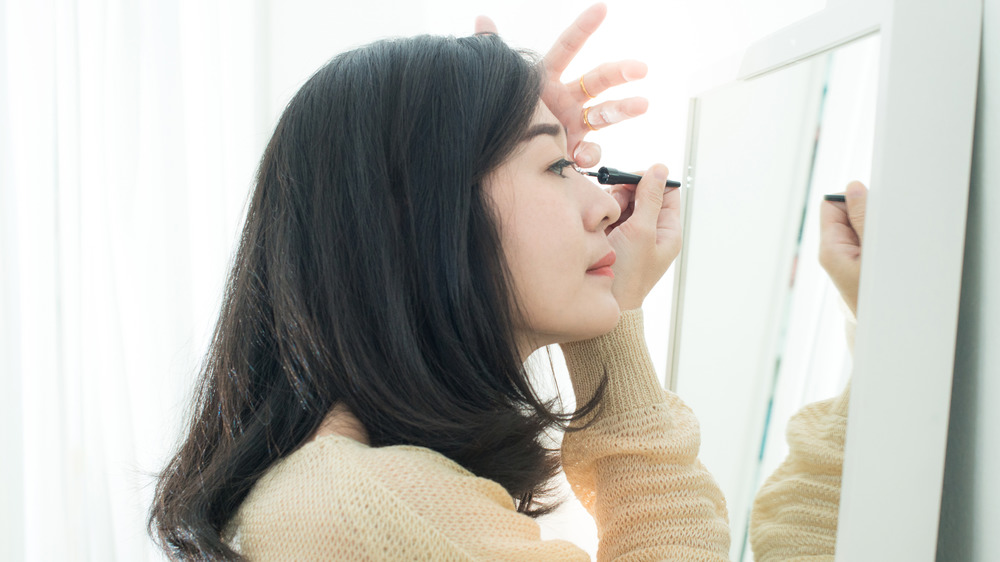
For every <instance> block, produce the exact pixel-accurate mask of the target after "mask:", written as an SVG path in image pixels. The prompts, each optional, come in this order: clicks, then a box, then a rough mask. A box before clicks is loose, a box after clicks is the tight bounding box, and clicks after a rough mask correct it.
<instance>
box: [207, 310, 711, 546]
mask: <svg viewBox="0 0 1000 562" xmlns="http://www.w3.org/2000/svg"><path fill="white" fill-rule="evenodd" d="M562 349H563V352H564V355H565V357H566V364H567V366H568V368H569V372H570V378H571V380H572V383H573V389H574V391H575V393H576V396H577V399H578V402H579V403H581V404H582V403H584V402H585V401H586V400H587V399H588V398H590V397H591V396H593V395H594V393H595V392H596V389H597V387H598V385H599V384H600V381H601V378H602V376H603V375H604V373H605V371H606V372H607V375H608V386H607V390H606V394H605V397H604V400H603V401H602V407H601V408H598V410H597V411H596V412H595V413H593V414H592V416H593V417H594V419H593V423H592V424H591V425H590V426H589V427H587V428H586V429H583V430H581V431H576V432H568V433H566V435H565V437H564V439H563V444H562V461H563V468H564V470H565V473H566V477H567V479H568V480H569V482H570V485H571V486H572V488H573V492H574V493H575V494H576V496H577V497H578V498H579V499H580V500H581V502H582V503H583V505H584V506H585V507H586V508H587V510H588V511H589V512H590V514H591V515H592V516H593V517H594V519H595V521H596V523H597V528H598V532H599V537H600V542H599V546H598V559H599V560H713V561H723V560H728V559H729V558H728V552H729V527H728V523H727V513H726V504H725V500H724V498H723V496H722V493H721V491H720V490H719V487H718V485H717V484H716V483H715V481H714V480H713V478H712V476H711V475H710V474H709V473H708V471H707V470H706V469H705V467H704V466H703V465H702V464H701V462H700V461H699V460H698V447H699V439H700V438H699V430H698V423H697V421H696V419H695V418H694V415H693V414H692V412H691V411H690V409H688V407H687V406H686V405H685V404H684V403H683V402H681V400H680V399H679V398H677V396H675V395H674V394H672V393H670V392H668V391H665V390H663V389H662V387H661V386H660V383H659V381H658V380H657V378H656V373H655V370H654V369H653V365H652V362H651V360H650V358H649V352H648V351H647V349H646V343H645V338H644V335H643V325H642V311H641V310H631V311H626V312H623V313H622V315H621V319H620V320H619V323H618V325H617V326H616V327H615V329H614V330H612V331H611V332H609V333H608V334H605V335H603V336H600V337H597V338H594V339H591V340H586V341H582V342H574V343H570V344H563V345H562ZM585 421H589V420H586V419H585V420H581V422H585ZM224 537H225V538H226V540H227V542H228V543H229V544H230V545H231V546H232V547H233V548H234V549H235V550H237V551H238V552H240V553H241V554H242V555H243V556H245V557H247V558H248V559H249V560H252V561H260V562H265V561H278V560H288V561H292V560H295V561H303V560H432V559H433V560H589V556H588V555H587V553H586V552H584V551H583V550H582V549H580V548H579V547H577V546H576V545H574V544H572V543H570V542H567V541H562V540H541V538H540V530H539V527H538V525H537V523H536V522H535V521H534V520H533V519H532V518H530V517H528V516H526V515H523V514H521V513H518V512H517V511H516V510H515V505H514V501H513V500H512V498H511V497H510V495H509V494H508V493H507V492H506V490H505V489H504V488H503V487H501V486H500V485H499V484H497V483H496V482H493V481H491V480H488V479H485V478H480V477H477V476H475V475H474V474H472V473H471V472H469V471H467V470H466V469H464V468H463V467H461V466H460V465H458V464H456V463H455V462H453V461H451V460H450V459H448V458H446V457H444V456H443V455H441V454H439V453H437V452H435V451H432V450H430V449H426V448H422V447H414V446H389V447H368V446H366V445H363V444H361V443H358V442H357V441H353V440H351V439H348V438H346V437H341V436H337V435H330V436H324V437H320V438H317V439H316V440H314V441H311V442H309V443H307V444H305V445H303V446H302V447H301V448H299V449H298V450H296V451H295V452H293V453H292V454H290V455H288V456H287V457H285V458H284V459H282V460H280V461H278V462H277V463H275V464H274V465H273V466H272V467H271V468H270V469H269V470H268V471H267V472H266V473H265V474H264V476H262V477H261V478H260V480H258V481H257V483H256V484H255V486H254V487H253V489H252V490H251V491H250V493H249V495H248V496H247V497H246V499H245V500H244V502H243V504H242V505H241V506H240V507H239V509H238V510H237V512H236V514H235V515H234V517H233V518H232V520H231V521H230V522H229V524H228V525H227V527H226V529H225V531H224Z"/></svg>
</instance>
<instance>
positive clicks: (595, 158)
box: [573, 141, 601, 168]
mask: <svg viewBox="0 0 1000 562" xmlns="http://www.w3.org/2000/svg"><path fill="white" fill-rule="evenodd" d="M573 161H574V162H576V165H577V166H580V167H581V168H593V167H594V166H596V165H597V163H598V162H600V161H601V145H599V144H597V143H595V142H590V141H580V142H579V143H577V145H576V148H575V149H573Z"/></svg>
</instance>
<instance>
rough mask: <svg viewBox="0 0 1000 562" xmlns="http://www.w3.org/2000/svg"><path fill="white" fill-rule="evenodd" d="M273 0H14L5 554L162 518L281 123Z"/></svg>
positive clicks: (104, 547)
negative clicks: (265, 46) (271, 78)
mask: <svg viewBox="0 0 1000 562" xmlns="http://www.w3.org/2000/svg"><path fill="white" fill-rule="evenodd" d="M255 7H256V5H255V4H254V3H252V2H239V1H236V0H231V1H224V0H198V1H181V2H159V1H155V0H146V1H135V0H106V1H103V2H102V1H95V2H87V1H74V0H31V1H30V2H29V1H23V0H7V1H6V2H0V30H2V31H0V96H2V97H0V181H2V191H0V205H2V207H0V224H2V226H0V250H2V254H0V259H2V261H0V294H2V295H3V296H2V299H0V307H2V308H0V313H2V316H0V342H2V343H0V345H2V347H0V352H2V356H0V370H2V373H3V388H2V398H0V400H2V402H0V410H2V412H3V413H2V414H0V415H2V416H3V417H2V418H0V422H2V425H0V435H2V442H0V445H2V446H3V453H2V456H3V459H4V460H3V464H2V471H3V472H2V474H0V483H2V484H0V485H2V497H0V558H2V559H4V560H21V559H26V560H108V561H110V560H143V559H160V556H159V555H158V554H156V553H155V552H154V550H153V548H152V546H151V544H150V542H149V540H148V539H147V538H146V536H145V534H144V532H145V531H144V525H143V521H144V519H145V517H146V510H147V508H148V505H149V498H150V497H151V491H152V488H151V486H152V484H151V483H152V478H151V477H150V473H152V472H154V471H156V470H157V469H158V468H159V467H160V466H162V463H163V461H164V455H165V453H166V451H167V450H169V449H170V447H171V444H172V443H173V441H174V439H175V437H176V435H177V431H178V427H179V423H180V420H181V413H182V412H181V410H182V405H183V404H184V403H185V401H186V398H187V395H188V393H189V392H190V387H191V384H190V380H191V378H192V377H193V375H194V373H195V370H196V367H197V364H198V361H199V355H200V354H201V353H203V351H204V349H205V344H206V342H207V338H208V335H209V332H210V329H211V325H212V321H213V317H214V316H215V314H216V312H217V309H218V304H217V303H218V297H219V295H220V293H221V288H222V285H223V281H224V276H225V266H226V262H227V261H228V257H229V255H230V252H231V248H232V245H233V243H234V240H235V238H236V233H237V230H238V225H239V222H240V219H241V217H240V216H239V215H240V212H241V209H242V208H243V206H244V200H245V198H246V194H247V192H248V188H249V186H250V183H251V180H252V173H253V169H254V162H255V160H256V158H257V157H258V155H259V154H260V150H261V143H262V140H263V139H262V134H261V132H262V131H263V130H264V129H266V124H265V123H263V122H262V121H264V119H262V118H261V117H260V116H262V115H263V112H262V111H260V108H261V107H262V104H261V102H260V100H259V97H255V94H254V92H256V91H260V90H261V88H260V87H259V86H260V85H259V84H258V81H259V80H260V72H259V69H257V68H255V66H254V64H253V61H254V60H255V55H256V54H258V51H259V49H260V41H259V37H257V35H259V34H258V33H257V30H258V29H259V27H260V26H259V25H258V22H257V17H256V16H255Z"/></svg>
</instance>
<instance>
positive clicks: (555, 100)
mask: <svg viewBox="0 0 1000 562" xmlns="http://www.w3.org/2000/svg"><path fill="white" fill-rule="evenodd" d="M607 11H608V8H607V6H605V5H604V4H594V5H593V6H591V7H589V8H587V9H586V10H584V11H583V13H582V14H580V15H579V16H578V17H577V18H576V21H574V22H573V23H572V24H571V25H570V26H569V27H568V28H567V29H566V31H563V33H562V35H560V36H559V39H557V40H556V42H555V44H554V45H553V46H552V48H551V49H549V52H548V53H547V54H546V55H545V58H544V59H542V64H543V65H544V66H545V74H546V79H545V85H544V89H543V90H542V101H544V102H545V105H547V106H548V108H549V110H550V111H552V113H553V114H554V115H555V116H556V117H557V118H558V119H559V121H560V122H562V124H563V125H564V126H565V127H566V131H567V149H568V150H569V152H570V155H571V156H572V159H573V160H574V161H576V163H577V165H579V166H582V167H584V168H590V167H593V166H596V165H597V163H598V162H600V160H601V147H600V146H599V145H597V144H596V143H592V142H589V141H585V140H583V138H584V137H585V136H586V135H587V133H589V132H590V131H592V130H597V129H603V128H604V127H608V126H610V125H614V124H615V123H618V122H620V121H624V120H626V119H629V118H632V117H636V116H638V115H642V114H643V113H645V112H646V109H647V108H648V107H649V101H648V100H646V98H642V97H632V98H627V99H623V100H612V101H606V102H601V103H598V104H596V105H593V106H590V107H589V108H587V112H586V115H584V109H585V108H584V106H585V105H586V104H587V102H589V101H590V100H591V99H593V98H594V97H596V96H598V95H600V94H601V93H603V92H604V91H606V90H608V89H609V88H612V87H614V86H618V85H620V84H624V83H626V82H631V81H632V80H638V79H640V78H643V77H644V76H646V71H647V68H646V65H645V64H644V63H642V62H639V61H636V60H624V61H618V62H608V63H604V64H602V65H600V66H598V67H597V68H595V69H593V70H591V71H590V72H587V73H585V74H584V75H583V76H580V77H577V78H575V79H573V80H571V81H569V82H567V83H565V84H564V83H563V82H562V81H561V80H562V73H563V71H564V70H566V67H567V66H569V63H570V62H571V61H572V60H573V57H575V56H576V54H577V53H578V52H579V51H580V49H581V48H582V47H583V44H584V43H585V42H586V41H587V39H588V38H589V37H590V36H591V35H593V33H594V32H595V31H597V28H598V27H599V26H600V25H601V22H602V21H604V16H605V15H607ZM496 32H497V28H496V25H495V24H494V23H493V22H492V21H491V20H490V19H489V18H488V17H486V16H479V17H478V18H476V33H496Z"/></svg>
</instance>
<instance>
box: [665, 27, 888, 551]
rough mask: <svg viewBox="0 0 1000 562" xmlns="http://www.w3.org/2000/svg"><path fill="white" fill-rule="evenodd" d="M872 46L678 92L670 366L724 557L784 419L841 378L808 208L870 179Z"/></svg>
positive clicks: (833, 312)
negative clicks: (681, 178)
mask: <svg viewBox="0 0 1000 562" xmlns="http://www.w3.org/2000/svg"><path fill="white" fill-rule="evenodd" d="M879 47H880V38H879V35H878V34H877V33H872V34H868V35H867V36H864V37H861V38H859V39H855V40H854V41H852V42H850V43H847V44H844V45H842V46H840V47H838V48H836V49H834V50H832V51H828V52H824V53H821V54H818V55H814V56H811V57H808V58H806V59H804V60H802V61H800V62H798V63H796V64H794V65H791V66H786V67H783V68H780V69H778V70H775V71H772V72H768V73H765V74H763V75H761V76H758V77H756V78H752V79H750V80H745V81H738V82H734V83H731V84H728V85H726V86H723V87H720V88H716V89H714V90H711V91H709V92H706V93H704V94H702V95H699V96H698V97H696V98H695V99H693V100H692V104H691V112H690V115H691V118H690V126H689V141H688V156H687V162H686V176H687V177H686V178H685V185H686V190H685V201H684V221H685V240H684V249H683V251H682V253H681V257H680V261H679V263H678V267H677V269H676V280H675V285H674V287H675V289H674V304H673V319H672V322H671V338H670V349H669V353H668V355H669V378H670V386H671V389H672V390H674V391H675V392H677V393H678V394H679V395H680V396H681V397H683V399H684V400H685V401H686V402H687V403H688V404H689V405H690V406H691V407H692V408H693V409H694V411H695V412H696V413H697V415H698V419H699V420H700V422H701V430H702V433H701V435H702V446H701V459H702V461H703V462H704V463H705V465H706V466H707V467H708V469H709V470H710V471H711V472H712V474H713V475H714V476H715V478H716V480H717V481H718V482H719V485H720V486H721V488H722V490H723V492H724V494H725V496H726V498H727V501H728V504H729V518H730V526H731V529H732V539H733V540H732V551H731V558H732V559H733V560H750V559H751V554H750V548H749V546H748V544H747V528H748V522H749V514H750V507H751V505H752V502H753V498H754V495H755V493H756V491H757V489H758V488H759V487H760V484H761V483H762V482H763V481H764V479H765V478H766V477H767V476H768V475H769V474H771V472H773V471H774V469H775V468H777V466H778V465H779V464H780V463H781V462H782V460H783V459H784V458H785V456H786V455H787V452H788V448H787V443H786V440H785V425H786V423H787V421H788V419H789V418H790V417H791V416H792V414H794V413H795V412H796V411H797V410H798V409H799V408H800V407H801V406H803V405H805V404H807V403H810V402H814V401H817V400H822V399H826V398H830V397H833V396H836V395H837V394H838V393H839V392H841V390H842V389H843V388H844V385H845V384H846V382H847V379H848V377H849V375H850V370H851V357H850V351H849V347H848V343H847V341H848V339H847V337H846V335H845V313H846V314H847V315H849V312H847V308H846V306H843V305H842V303H841V299H840V296H839V293H838V292H837V290H836V288H835V287H834V286H833V284H832V282H830V280H829V278H828V277H827V276H826V274H825V272H824V271H823V270H822V268H821V267H820V265H819V261H818V247H819V209H820V205H821V201H822V199H823V195H824V194H827V193H836V192H842V191H844V189H845V188H846V186H847V184H848V182H849V181H851V180H860V181H862V182H863V183H865V185H867V186H869V187H871V183H870V176H871V167H872V153H873V141H874V132H875V107H876V98H877V95H878V80H879V68H878V67H879V60H880V53H879ZM876 189H877V186H876Z"/></svg>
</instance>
